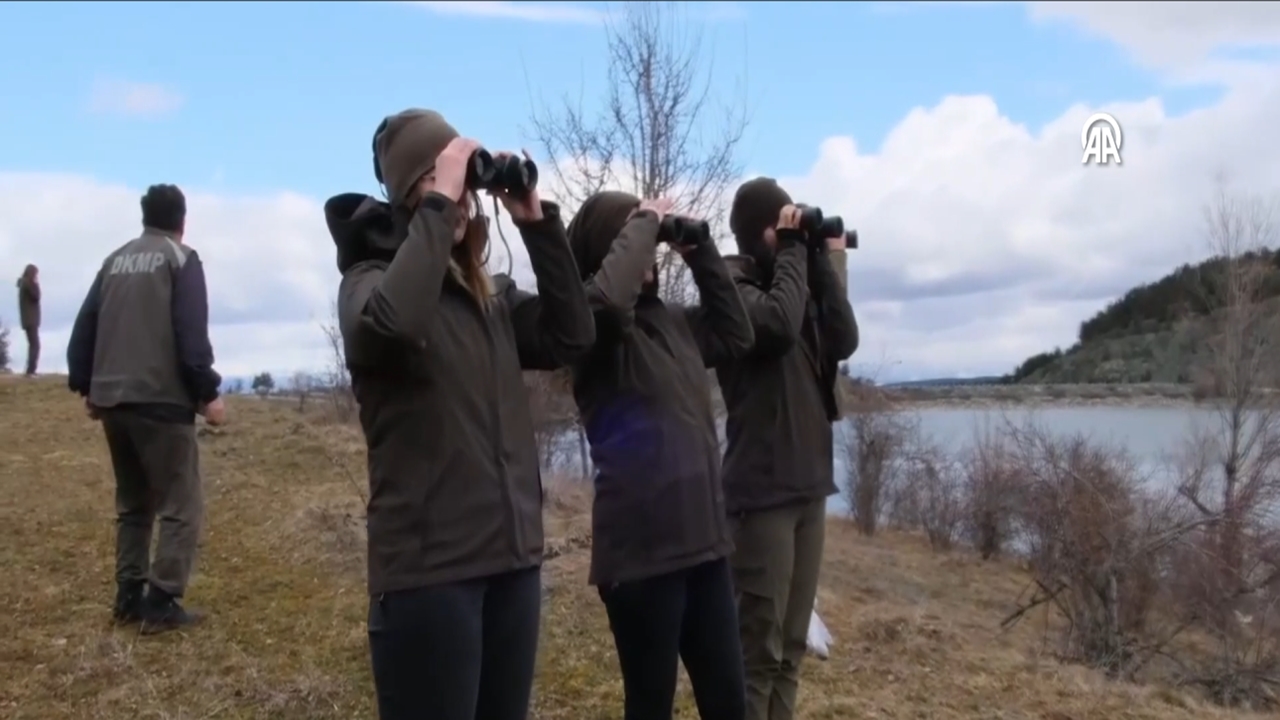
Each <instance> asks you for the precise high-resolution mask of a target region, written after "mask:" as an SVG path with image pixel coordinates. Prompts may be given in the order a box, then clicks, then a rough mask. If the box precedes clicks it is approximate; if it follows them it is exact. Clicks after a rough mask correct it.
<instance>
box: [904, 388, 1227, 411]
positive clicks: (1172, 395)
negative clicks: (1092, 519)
mask: <svg viewBox="0 0 1280 720" xmlns="http://www.w3.org/2000/svg"><path fill="white" fill-rule="evenodd" d="M883 392H884V395H885V399H886V400H888V401H889V402H891V403H892V404H893V405H895V406H897V407H902V408H911V409H921V410H923V409H931V408H954V409H972V410H985V409H996V408H1013V407H1017V408H1036V407H1044V408H1071V407H1097V408H1195V407H1199V406H1201V405H1202V402H1201V401H1200V400H1198V399H1197V398H1196V397H1195V394H1194V392H1193V389H1192V387H1191V386H1190V385H1176V384H1163V383H1148V384H1135V385H1124V384H1079V385H938V386H923V387H887V388H883Z"/></svg>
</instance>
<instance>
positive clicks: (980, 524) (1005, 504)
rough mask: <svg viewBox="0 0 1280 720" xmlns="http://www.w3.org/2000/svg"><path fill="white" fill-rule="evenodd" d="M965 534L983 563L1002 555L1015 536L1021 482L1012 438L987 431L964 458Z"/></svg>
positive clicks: (970, 447) (981, 433)
mask: <svg viewBox="0 0 1280 720" xmlns="http://www.w3.org/2000/svg"><path fill="white" fill-rule="evenodd" d="M959 464H960V474H961V485H962V492H963V496H964V512H965V521H964V534H965V537H966V539H967V540H968V542H969V544H970V545H971V546H972V547H973V549H974V550H976V551H977V552H978V554H979V555H981V556H982V559H983V560H990V559H991V558H994V557H997V556H999V555H1000V554H1001V553H1002V552H1003V551H1004V550H1005V546H1006V545H1007V544H1008V543H1009V541H1010V539H1011V538H1012V537H1013V534H1014V531H1015V521H1016V514H1017V511H1018V508H1019V507H1020V504H1021V500H1022V498H1021V482H1020V479H1021V477H1020V475H1019V473H1018V468H1017V465H1016V464H1015V462H1014V457H1013V453H1012V451H1011V448H1010V446H1009V439H1008V438H1007V437H1006V436H1004V435H1001V434H1000V433H998V432H993V431H991V430H990V429H984V430H983V431H981V432H980V433H978V434H977V435H976V436H975V437H974V441H973V443H972V444H970V445H969V447H967V448H966V449H965V451H964V453H963V454H962V455H961V457H960V460H959Z"/></svg>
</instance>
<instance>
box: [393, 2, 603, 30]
mask: <svg viewBox="0 0 1280 720" xmlns="http://www.w3.org/2000/svg"><path fill="white" fill-rule="evenodd" d="M407 4H410V5H417V6H418V7H422V8H426V9H427V10H430V11H431V12H434V13H438V14H440V15H467V16H472V17H487V18H504V19H508V20H526V21H529V22H546V23H577V24H585V25H593V24H597V23H601V22H603V21H604V19H605V14H604V13H602V12H600V11H599V10H595V9H593V8H590V7H586V6H584V5H582V4H580V3H569V2H527V3H526V2H481V1H480V0H467V1H465V2H426V1H425V0H419V1H417V2H409V3H407Z"/></svg>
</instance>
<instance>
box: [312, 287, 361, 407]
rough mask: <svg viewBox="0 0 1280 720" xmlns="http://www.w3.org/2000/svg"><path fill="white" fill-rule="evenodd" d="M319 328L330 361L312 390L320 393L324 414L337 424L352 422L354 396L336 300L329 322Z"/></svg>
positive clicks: (354, 404)
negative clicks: (324, 407)
mask: <svg viewBox="0 0 1280 720" xmlns="http://www.w3.org/2000/svg"><path fill="white" fill-rule="evenodd" d="M320 329H321V330H323V331H324V337H325V344H326V345H327V346H328V351H329V360H328V363H327V364H326V366H325V369H324V372H323V374H322V375H321V376H320V378H318V380H317V381H316V383H315V384H316V385H318V387H313V388H312V390H311V392H312V393H320V394H323V396H324V399H325V401H326V402H325V406H326V410H327V413H326V414H327V415H328V416H329V419H330V420H332V421H333V422H338V423H348V422H352V421H354V420H355V418H356V411H357V407H356V396H355V393H354V392H353V391H352V389H351V371H350V370H348V369H347V358H346V352H345V350H344V348H343V344H342V329H341V327H340V326H339V325H338V306H337V304H336V303H335V304H334V305H333V306H332V307H331V308H330V311H329V321H328V322H326V323H324V324H322V325H321V326H320Z"/></svg>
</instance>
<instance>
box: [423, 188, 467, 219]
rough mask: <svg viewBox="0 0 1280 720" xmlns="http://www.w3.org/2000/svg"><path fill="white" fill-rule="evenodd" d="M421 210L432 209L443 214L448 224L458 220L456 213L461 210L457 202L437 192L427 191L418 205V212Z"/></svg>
mask: <svg viewBox="0 0 1280 720" xmlns="http://www.w3.org/2000/svg"><path fill="white" fill-rule="evenodd" d="M423 210H434V211H436V212H438V213H440V214H441V215H444V219H445V221H446V222H448V223H449V224H450V226H452V225H453V223H456V222H457V221H458V213H459V212H461V211H462V210H461V208H459V207H458V203H456V202H454V201H453V200H451V199H450V198H448V197H447V196H445V195H441V194H440V193H438V192H429V193H427V196H426V197H424V198H422V204H421V205H419V206H418V212H422V211H423Z"/></svg>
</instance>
